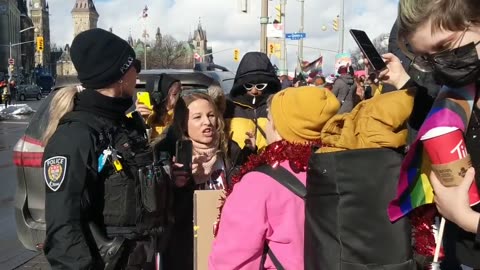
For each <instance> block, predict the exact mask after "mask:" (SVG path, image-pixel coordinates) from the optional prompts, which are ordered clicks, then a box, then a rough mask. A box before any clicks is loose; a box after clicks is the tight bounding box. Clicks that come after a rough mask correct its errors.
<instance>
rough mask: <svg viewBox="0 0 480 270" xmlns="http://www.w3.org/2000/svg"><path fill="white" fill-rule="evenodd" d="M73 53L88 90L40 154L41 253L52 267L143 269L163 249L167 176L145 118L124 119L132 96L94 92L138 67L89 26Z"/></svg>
mask: <svg viewBox="0 0 480 270" xmlns="http://www.w3.org/2000/svg"><path fill="white" fill-rule="evenodd" d="M104 48H108V49H109V50H110V51H109V52H105V51H104V50H105V49H104ZM102 49H103V50H102ZM71 54H72V60H73V63H74V65H75V67H76V69H77V71H78V74H79V79H80V81H81V82H82V84H83V86H85V88H86V89H85V90H83V91H81V92H79V93H77V94H76V96H75V102H74V108H73V110H72V111H71V112H69V113H67V114H66V115H64V116H63V117H62V118H61V120H60V123H59V125H58V127H57V129H56V131H55V133H54V134H53V136H52V137H51V138H50V140H49V142H48V144H47V145H46V147H45V151H44V158H43V159H44V161H43V170H44V179H45V185H46V196H45V218H46V225H47V231H46V241H45V245H44V252H45V255H46V258H47V260H48V261H49V263H50V265H51V267H52V269H145V266H146V265H148V264H150V265H152V264H153V260H154V257H155V254H156V252H158V251H161V238H162V237H163V236H164V230H165V228H166V224H168V222H169V220H168V219H169V217H168V210H166V209H168V208H169V204H168V200H169V198H168V196H167V195H168V183H169V182H170V181H169V179H168V178H167V176H166V175H165V174H164V171H163V170H162V168H161V166H159V167H157V166H155V161H154V160H153V154H152V151H151V148H150V147H149V145H148V141H147V137H146V134H145V127H144V126H143V125H142V124H143V122H138V121H137V119H139V118H133V119H129V118H127V117H126V116H125V111H126V110H127V109H128V108H129V107H130V106H131V105H132V103H133V102H132V99H131V97H126V98H113V97H108V96H105V95H103V94H101V93H99V92H98V91H96V90H95V89H99V88H102V87H105V86H107V85H110V84H111V83H112V82H115V81H118V80H120V79H121V78H122V76H123V74H124V73H126V72H127V71H128V70H129V68H132V66H133V65H135V64H138V63H137V62H136V60H134V59H135V53H134V52H133V50H132V49H131V47H130V46H129V45H128V43H126V42H125V41H124V40H122V39H120V38H119V37H117V36H115V35H113V34H112V33H109V32H107V31H105V30H102V29H94V30H89V31H86V32H83V33H81V34H79V35H78V36H77V37H76V38H75V40H74V42H73V43H72V48H71ZM132 59H133V60H134V61H132ZM105 66H106V67H109V70H110V71H105V69H104V67H105ZM112 70H113V71H112ZM99 78H100V79H99ZM147 176H148V177H147Z"/></svg>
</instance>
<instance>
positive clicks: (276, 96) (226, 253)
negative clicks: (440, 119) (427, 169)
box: [42, 0, 480, 270]
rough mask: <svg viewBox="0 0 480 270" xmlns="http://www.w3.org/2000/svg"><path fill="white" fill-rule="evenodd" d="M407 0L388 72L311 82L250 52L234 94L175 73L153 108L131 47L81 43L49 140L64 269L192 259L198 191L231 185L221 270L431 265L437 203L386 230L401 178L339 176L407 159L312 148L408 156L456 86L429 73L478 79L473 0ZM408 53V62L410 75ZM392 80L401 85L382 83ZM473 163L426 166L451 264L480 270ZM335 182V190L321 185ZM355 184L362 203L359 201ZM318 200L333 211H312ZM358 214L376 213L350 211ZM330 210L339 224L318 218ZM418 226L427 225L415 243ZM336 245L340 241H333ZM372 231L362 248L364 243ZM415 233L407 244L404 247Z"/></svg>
mask: <svg viewBox="0 0 480 270" xmlns="http://www.w3.org/2000/svg"><path fill="white" fill-rule="evenodd" d="M399 2H400V3H399V14H398V19H397V22H396V24H395V26H394V28H395V29H396V30H395V31H396V32H398V40H397V42H398V47H399V48H400V49H401V50H399V51H394V50H392V52H394V53H395V54H393V53H388V54H386V55H383V58H384V59H385V62H386V64H387V67H388V68H387V69H386V70H383V71H382V72H379V73H371V74H368V75H366V76H355V75H354V72H353V70H352V68H351V67H350V66H348V65H342V66H340V67H339V68H338V70H337V71H336V72H337V73H338V76H327V77H322V76H318V77H316V78H314V80H312V82H311V85H304V84H306V83H302V82H299V81H296V82H295V83H293V82H291V81H289V80H288V77H286V76H280V77H278V76H277V74H276V71H275V68H274V66H273V65H272V63H271V62H270V60H269V58H268V56H267V55H266V54H264V53H260V52H249V53H247V54H245V55H244V57H243V58H242V60H241V62H240V63H239V66H238V69H237V72H236V76H235V80H234V84H233V87H232V89H231V90H230V89H228V90H230V92H229V93H230V94H229V95H228V96H225V94H224V93H225V91H224V90H227V89H221V87H220V86H219V85H217V84H212V85H211V86H210V87H209V88H208V89H206V91H205V92H199V91H194V92H184V91H183V87H182V83H181V81H179V80H177V79H175V78H174V77H172V76H171V75H167V74H162V75H161V76H160V77H159V78H158V80H159V81H158V88H157V89H150V101H151V102H149V103H151V104H146V103H143V102H142V101H141V100H140V99H136V101H134V99H133V98H132V97H133V96H134V94H135V85H136V79H137V76H138V74H139V72H140V67H141V65H140V61H139V60H137V59H136V55H135V52H134V50H133V49H132V48H131V47H130V46H129V44H128V43H127V42H126V41H124V40H123V39H121V38H119V37H117V36H116V35H114V34H113V33H111V32H108V31H105V30H102V29H93V30H87V31H85V32H82V33H80V34H79V35H78V36H77V37H76V38H75V39H74V41H73V43H72V46H71V50H70V52H71V57H72V62H73V64H74V65H75V68H76V70H77V72H78V79H79V80H80V82H81V86H71V87H65V88H62V89H60V90H58V91H57V92H56V93H55V96H54V97H53V99H52V103H51V108H50V121H49V124H48V126H47V127H46V129H45V132H44V134H43V137H42V139H43V142H44V144H45V151H44V158H43V159H44V163H43V169H44V177H45V183H46V202H45V209H46V217H45V218H46V224H47V231H46V241H45V245H44V252H45V255H46V257H47V259H48V261H49V263H50V265H51V267H52V269H73V268H74V269H193V268H194V256H193V254H194V244H193V243H194V229H193V222H192V217H193V211H194V210H193V209H194V206H193V197H194V192H195V191H196V190H224V191H225V196H226V198H225V202H224V204H223V205H222V207H221V212H220V217H219V220H218V226H217V228H216V232H215V236H216V237H215V240H214V243H213V246H212V251H211V253H210V255H209V260H208V264H209V269H218V270H224V269H322V268H319V267H322V265H328V266H325V267H327V268H328V269H329V270H330V269H333V268H332V267H334V266H335V267H337V268H335V269H352V270H353V269H392V270H393V269H400V270H404V269H405V270H407V269H408V270H410V269H427V268H428V267H431V265H429V263H431V262H432V260H433V257H434V251H435V250H434V248H433V249H432V246H431V245H432V243H427V242H425V241H424V240H425V239H427V238H428V239H434V240H435V238H434V236H433V230H432V235H431V236H427V235H425V236H424V238H422V239H420V237H418V233H419V232H420V230H421V229H422V228H423V229H424V228H427V231H428V230H430V229H431V228H433V227H432V223H433V220H427V221H426V223H425V222H424V223H422V224H419V223H418V222H417V223H415V222H414V221H415V220H419V219H421V220H425V219H422V218H424V217H423V216H421V215H422V214H421V213H425V212H415V211H413V212H412V213H411V215H410V217H409V218H411V220H412V222H411V224H410V223H409V222H404V223H399V222H396V220H394V221H392V223H390V222H388V224H387V222H385V221H386V220H388V217H387V207H388V205H387V204H385V205H376V204H377V203H378V202H379V201H378V198H380V197H382V198H383V197H385V196H387V195H385V194H387V193H388V192H387V190H393V189H395V188H396V186H393V185H392V184H388V185H387V184H386V183H387V181H386V180H385V179H369V181H370V182H371V181H378V183H382V185H378V186H385V189H384V190H383V191H382V190H370V191H367V192H371V193H361V194H355V192H365V191H361V189H360V188H358V187H359V186H361V185H363V183H362V182H364V181H363V180H362V179H360V180H359V181H358V182H352V181H349V180H348V179H346V180H345V181H346V183H347V184H346V185H345V186H342V187H341V188H346V190H345V191H342V192H340V191H339V189H340V187H339V184H338V182H337V183H336V181H340V180H339V179H342V177H344V175H348V173H350V172H351V171H352V170H354V168H357V167H359V166H362V164H363V165H365V164H366V165H365V168H367V167H368V168H370V167H372V168H373V167H374V169H373V170H375V173H376V174H374V173H373V172H363V174H365V177H366V178H368V174H369V173H371V174H372V175H378V173H380V175H382V177H387V178H388V179H390V180H392V181H394V180H396V178H398V173H399V171H400V170H401V169H402V170H403V167H402V168H401V163H402V160H401V159H396V158H393V159H392V160H393V161H391V160H386V159H385V160H371V161H369V160H363V161H361V162H360V163H359V161H358V160H361V159H358V158H357V159H353V158H352V159H345V160H344V163H342V164H340V165H338V164H339V163H333V161H331V162H332V163H329V164H320V163H318V162H316V161H315V159H314V158H313V157H314V156H315V157H317V158H320V157H327V156H329V157H331V156H332V155H335V154H340V155H344V156H346V155H349V154H352V153H353V155H355V153H358V150H360V149H367V150H369V151H371V152H370V153H376V152H374V151H375V149H377V150H378V149H381V150H391V151H392V153H394V157H398V156H399V155H400V156H403V155H404V154H405V152H406V151H407V150H408V149H409V146H410V145H411V144H412V143H413V142H414V141H415V134H416V132H418V131H419V130H421V129H422V124H423V122H424V120H425V119H426V118H428V115H429V112H430V110H431V108H432V106H433V105H434V103H435V100H436V98H441V97H442V96H444V95H442V93H446V92H440V94H438V92H437V91H432V90H431V89H430V85H429V84H426V83H425V82H426V81H427V80H428V79H425V78H433V81H435V84H436V85H437V86H438V85H441V86H445V87H446V89H448V90H442V91H450V90H451V89H463V87H466V86H469V85H473V87H478V85H477V84H478V83H477V82H478V80H479V79H480V59H479V52H480V49H478V46H477V45H478V44H479V42H480V18H479V14H480V9H479V7H480V6H479V5H478V4H477V3H476V1H473V0H425V1H414V0H400V1H399ZM105 48H108V49H105ZM400 59H402V60H400ZM404 61H409V62H411V65H410V68H408V70H405V67H404V64H405V63H404ZM419 72H420V73H422V74H423V75H424V76H417V75H418V74H419ZM387 86H388V87H390V88H392V89H394V90H396V91H393V92H391V93H390V91H385V88H386V87H387ZM401 89H407V90H401ZM414 89H415V90H414ZM437 90H438V89H437ZM387 92H388V93H387ZM456 93H458V92H456ZM437 94H438V97H437ZM449 97H450V96H449ZM451 98H453V99H454V98H456V96H451ZM469 102H471V103H472V104H475V106H473V107H474V108H473V112H471V117H470V115H469V116H466V118H465V117H464V118H465V119H468V121H469V125H468V128H467V129H466V130H464V133H465V134H466V135H465V140H466V144H467V150H468V152H469V153H470V155H471V159H472V165H473V168H475V169H480V151H479V149H480V145H479V141H478V135H480V134H478V131H479V130H480V122H479V121H478V118H477V112H479V111H480V109H479V107H478V104H477V103H478V95H476V97H475V98H474V99H473V100H469ZM435 104H437V103H435ZM132 106H133V107H134V108H135V109H134V111H133V112H132V111H130V112H129V113H128V110H129V108H131V107H132ZM469 113H470V112H469ZM180 147H182V149H183V150H184V152H182V153H187V154H188V155H187V157H185V156H184V155H181V154H180V152H179V148H180ZM356 151H357V152H356ZM335 157H336V158H338V159H340V158H341V157H340V156H335ZM365 157H368V155H365ZM328 160H330V159H328ZM374 162H378V163H375V164H372V163H374ZM369 163H370V164H369ZM335 164H337V165H335ZM368 164H369V165H372V166H367V165H368ZM321 166H325V167H322V168H324V169H321V170H320V171H319V172H316V169H319V168H320V167H321ZM473 168H472V169H469V170H468V171H466V173H465V179H464V181H463V182H462V183H461V184H460V185H459V186H453V187H445V186H443V185H442V184H441V183H440V182H439V180H438V179H437V177H438V175H435V174H434V173H431V174H430V175H427V176H426V177H428V179H430V182H431V186H433V190H434V198H435V204H436V206H437V208H438V211H439V213H440V214H441V215H442V216H443V217H445V218H446V219H447V220H448V224H447V227H446V229H445V241H444V243H443V251H442V255H441V259H442V266H441V267H442V269H461V268H460V267H461V266H462V265H463V266H468V267H471V268H472V269H479V268H480V260H479V258H480V257H479V256H478V254H480V249H479V248H478V246H477V244H478V228H480V226H479V224H480V223H479V221H480V214H479V212H478V211H479V209H478V207H473V208H471V207H470V205H469V200H468V190H469V187H470V185H471V184H472V182H473V183H474V184H476V185H478V184H479V183H480V182H478V180H476V179H477V177H475V171H474V169H473ZM342 170H347V172H348V173H345V172H346V171H342ZM382 173H383V174H382ZM363 174H360V175H357V176H363ZM332 179H333V180H332ZM352 179H353V178H352ZM322 181H324V184H325V183H327V182H328V181H333V183H334V184H331V185H330V186H329V185H328V184H325V185H324V187H325V189H324V191H323V192H322V190H320V191H319V190H314V188H315V185H316V184H318V183H320V182H322ZM392 181H388V183H391V182H392ZM367 182H368V181H366V180H365V185H366V183H367ZM394 182H396V181H394ZM335 183H336V184H335ZM335 185H336V186H335ZM332 187H333V188H332ZM328 188H331V189H329V190H333V191H330V193H329V192H327V189H328ZM375 192H378V194H374V193H375ZM384 193H385V194H384ZM352 194H353V197H355V196H360V195H361V196H360V197H362V196H364V199H363V200H360V201H358V202H353V201H352V198H353V197H352ZM318 198H321V200H318ZM345 198H346V199H345ZM349 198H350V201H349ZM393 199H394V198H393V196H392V197H391V200H393ZM314 200H316V201H315V202H318V201H321V202H323V203H324V204H325V205H322V207H321V208H320V207H319V206H318V205H317V206H315V204H312V202H313V201H314ZM342 200H345V204H340V205H339V204H338V202H339V201H342ZM327 205H328V206H330V207H326V206H327ZM369 207H371V208H369ZM316 208H318V209H326V210H325V211H324V212H320V213H319V212H318V211H315V209H316ZM312 209H313V210H312ZM354 209H357V210H355V211H354ZM358 209H360V210H359V211H358ZM377 209H380V210H377ZM339 212H342V213H339ZM360 212H361V213H365V214H364V215H363V216H361V217H360V218H358V217H357V218H356V219H355V220H353V218H352V217H354V216H355V215H356V214H358V213H360ZM337 215H338V216H337ZM340 216H341V217H347V219H348V218H351V219H352V220H350V221H349V222H353V223H358V224H357V225H356V226H357V227H358V228H364V227H365V224H374V225H372V226H373V227H369V226H370V225H369V226H367V228H366V229H365V228H364V229H365V231H355V226H351V225H352V224H349V226H345V225H344V224H343V225H342V222H343V221H342V220H341V218H340ZM322 219H324V220H332V222H331V223H332V224H327V225H325V226H316V225H315V224H317V225H318V224H320V223H318V220H322ZM368 219H371V220H370V221H369V222H366V221H365V220H368ZM377 219H378V220H379V222H376V220H377ZM337 223H338V224H337ZM335 224H336V225H338V226H337V227H339V228H340V229H339V230H342V228H341V227H343V229H344V230H345V231H346V232H345V231H344V232H342V235H341V237H340V236H339V235H340V233H338V234H336V233H330V232H331V231H330V230H331V229H332V228H331V227H330V226H334V225H335ZM404 225H405V226H404ZM315 226H316V227H315ZM362 226H363V227H362ZM416 226H418V227H416ZM419 226H423V227H419ZM212 227H213V224H212ZM347 227H348V228H353V229H345V228H347ZM400 227H401V228H400ZM392 228H394V229H392ZM349 230H353V231H349ZM359 230H360V229H359ZM411 231H413V233H414V234H415V233H417V237H412V239H413V240H411V239H410V232H411ZM389 232H390V233H389ZM393 232H396V233H393ZM398 232H399V233H398ZM343 233H345V234H343ZM307 235H308V237H307ZM382 235H387V237H388V241H391V242H390V243H387V244H388V245H387V246H388V247H391V248H385V245H384V244H385V243H383V242H384V241H382V240H385V241H386V240H387V238H384V239H379V238H378V237H380V236H382ZM320 236H321V237H320ZM335 237H338V238H335ZM332 239H338V240H335V241H333V242H335V243H341V245H342V248H341V249H338V250H337V249H336V248H334V247H333V246H325V243H329V241H331V240H332ZM365 239H369V241H366V243H367V244H366V245H365V246H364V247H361V248H357V249H354V248H353V247H356V246H357V245H358V243H361V242H362V241H364V240H365ZM401 239H403V240H405V239H408V240H406V242H402V241H403V240H401ZM419 239H420V240H421V241H420V240H419ZM403 243H408V247H406V250H407V251H406V252H400V248H396V247H397V246H396V245H399V246H401V245H403V247H405V245H404V244H403ZM433 245H435V241H434V243H433ZM313 251H315V252H319V253H315V252H313ZM320 253H321V254H320ZM350 253H351V254H350ZM352 254H353V255H352ZM372 254H376V255H372ZM345 256H346V257H345ZM315 261H316V262H315ZM312 265H319V267H318V266H312ZM329 267H330V268H329ZM327 268H325V269H327Z"/></svg>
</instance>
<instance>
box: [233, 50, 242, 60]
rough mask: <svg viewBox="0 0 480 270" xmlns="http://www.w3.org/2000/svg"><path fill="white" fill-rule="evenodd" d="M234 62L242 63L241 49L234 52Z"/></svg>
mask: <svg viewBox="0 0 480 270" xmlns="http://www.w3.org/2000/svg"><path fill="white" fill-rule="evenodd" d="M233 60H234V61H235V62H238V61H240V50H239V49H235V50H233Z"/></svg>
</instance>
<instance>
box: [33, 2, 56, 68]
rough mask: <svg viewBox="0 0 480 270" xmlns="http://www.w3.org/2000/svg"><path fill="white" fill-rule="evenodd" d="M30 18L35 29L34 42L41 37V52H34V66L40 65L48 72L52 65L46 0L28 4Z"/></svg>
mask: <svg viewBox="0 0 480 270" xmlns="http://www.w3.org/2000/svg"><path fill="white" fill-rule="evenodd" d="M30 10H31V17H32V21H33V26H34V27H35V40H37V37H43V44H44V47H43V51H36V52H35V66H38V65H41V66H42V67H43V68H44V69H45V70H48V71H50V68H51V66H52V65H53V63H51V62H50V18H49V17H48V16H49V8H48V3H47V1H46V0H32V1H31V2H30Z"/></svg>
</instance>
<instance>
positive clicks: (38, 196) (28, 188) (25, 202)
mask: <svg viewBox="0 0 480 270" xmlns="http://www.w3.org/2000/svg"><path fill="white" fill-rule="evenodd" d="M216 69H218V68H216ZM162 73H167V74H169V75H171V76H173V77H174V78H176V79H178V80H180V81H181V83H182V85H183V88H184V89H185V90H189V89H207V88H208V86H210V85H211V84H212V83H214V82H216V83H219V84H220V85H221V86H222V87H223V89H227V91H226V92H227V93H228V92H229V91H230V89H231V86H232V84H233V79H234V74H233V73H232V72H229V71H227V70H220V71H218V70H194V71H192V70H146V71H142V72H141V73H140V74H139V78H138V81H137V88H139V89H141V88H143V87H145V84H146V83H145V82H146V81H147V80H148V79H149V78H154V77H156V76H158V75H160V74H162ZM57 89H58V88H57ZM55 93H56V90H54V91H53V92H52V93H51V94H50V95H49V96H48V97H47V98H46V99H45V100H44V101H43V103H42V104H41V106H40V108H39V109H38V110H37V112H36V113H35V114H34V115H33V117H32V119H31V121H30V124H29V126H28V127H27V130H26V131H25V134H24V136H22V137H21V138H20V140H19V141H18V142H17V144H16V145H15V148H14V163H15V165H16V167H17V176H18V181H17V193H16V196H15V219H16V222H17V235H18V239H19V240H20V242H22V244H23V245H24V246H25V247H26V248H27V249H31V250H35V249H39V248H41V246H42V243H43V241H44V240H45V181H44V177H43V170H42V157H43V150H44V146H43V145H42V142H41V141H40V138H41V135H42V133H43V132H44V129H45V127H46V125H47V123H48V120H49V119H48V111H49V107H50V103H51V100H52V97H53V96H54V95H55ZM59 207H61V206H59Z"/></svg>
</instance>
